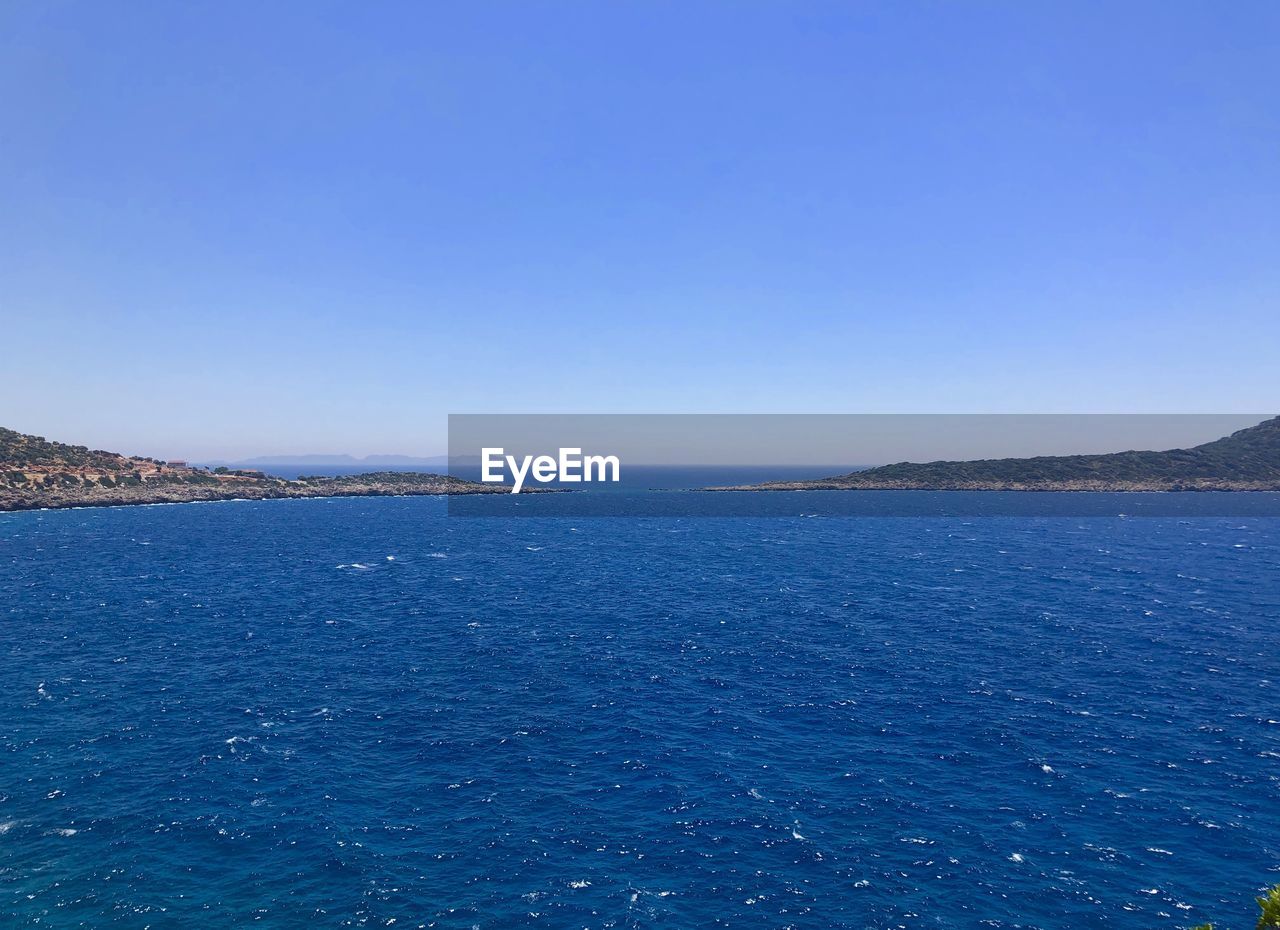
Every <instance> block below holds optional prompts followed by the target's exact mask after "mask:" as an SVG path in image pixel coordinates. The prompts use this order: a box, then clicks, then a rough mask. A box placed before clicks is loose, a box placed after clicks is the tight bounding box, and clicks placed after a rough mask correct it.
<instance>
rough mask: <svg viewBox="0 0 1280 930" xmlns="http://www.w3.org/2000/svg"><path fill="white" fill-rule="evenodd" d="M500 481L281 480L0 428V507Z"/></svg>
mask: <svg viewBox="0 0 1280 930" xmlns="http://www.w3.org/2000/svg"><path fill="white" fill-rule="evenodd" d="M509 491H510V488H507V487H504V486H503V485H500V484H481V483H479V482H475V481H464V480H462V479H461V478H453V477H450V476H448V475H435V474H424V473H415V472H389V471H384V472H373V473H370V474H364V475H348V476H342V477H337V478H322V477H315V478H298V479H296V480H288V479H285V478H276V477H273V476H271V475H265V474H263V473H261V472H258V471H252V470H248V469H238V470H233V469H228V468H217V469H206V468H197V467H192V466H189V465H187V464H185V463H178V462H164V461H160V460H157V459H153V458H145V457H140V456H126V455H120V454H118V453H115V452H104V451H102V450H97V449H89V448H87V447H85V446H73V445H67V444H65V443H61V442H50V441H49V440H47V439H44V438H43V437H41V436H30V435H27V434H24V433H19V432H15V431H14V430H11V429H4V428H0V511H7V510H37V509H41V508H55V507H105V506H116V505H122V504H163V503H186V502H191V501H220V500H239V499H249V500H267V499H271V498H283V497H377V496H392V495H404V494H413V495H424V494H506V493H509Z"/></svg>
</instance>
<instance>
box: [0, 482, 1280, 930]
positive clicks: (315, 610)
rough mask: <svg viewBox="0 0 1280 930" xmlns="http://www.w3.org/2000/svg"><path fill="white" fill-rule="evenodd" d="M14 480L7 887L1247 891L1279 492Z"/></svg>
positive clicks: (5, 646)
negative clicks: (552, 512)
mask: <svg viewBox="0 0 1280 930" xmlns="http://www.w3.org/2000/svg"><path fill="white" fill-rule="evenodd" d="M444 514H445V510H444V504H443V502H442V501H440V500H434V499H376V500H327V501H326V500H302V501H268V502H260V503H250V502H231V503H223V504H208V505H182V506H168V507H142V508H120V509H99V510H85V511H65V512H51V513H30V514H16V515H7V516H0V915H7V917H8V918H9V919H8V920H7V921H4V922H3V925H4V926H28V925H41V926H51V927H104V926H121V927H143V926H152V927H192V926H229V925H233V924H249V923H255V924H256V925H258V926H263V927H291V926H303V925H311V926H334V927H339V926H395V927H419V926H422V927H459V928H470V927H480V928H503V927H522V926H531V927H532V926H545V927H549V928H562V927H563V928H569V927H575V928H576V927H591V928H596V927H678V928H686V927H751V928H754V927H777V928H781V927H805V928H808V927H812V928H843V927H848V928H862V927H886V928H888V927H912V928H915V927H966V928H967V927H975V928H976V927H1045V928H1068V927H1069V928H1078V927H1114V928H1132V930H1140V928H1141V930H1145V928H1162V927H1168V928H1173V927H1181V926H1187V925H1190V924H1193V923H1196V922H1198V921H1201V920H1207V919H1210V918H1213V919H1215V920H1219V921H1222V922H1223V923H1224V924H1226V925H1229V926H1235V927H1246V926H1251V925H1252V911H1253V905H1252V902H1251V900H1250V898H1251V895H1252V893H1253V892H1254V891H1255V890H1256V889H1257V888H1258V887H1259V886H1261V885H1263V884H1270V883H1274V882H1276V881H1280V872H1277V868H1278V867H1280V687H1277V679H1280V650H1278V649H1277V646H1278V645H1280V534H1278V529H1280V521H1277V520H1275V519H1249V518H1239V517H1233V518H1229V519H1208V518H1206V519H1190V520H1176V519H1129V520H1125V519H1108V518H1048V519H1044V518H1037V519H1032V518H990V519H972V520H963V519H958V518H957V519H928V518H925V519H912V518H885V519H838V518H833V519H758V520H752V519H723V520H717V519H693V520H676V519H650V520H645V519H613V520H610V519H595V520H584V521H581V522H579V523H576V524H575V523H574V522H572V521H568V520H540V519H522V520H487V519H459V518H452V519H450V518H446V517H445V515H444Z"/></svg>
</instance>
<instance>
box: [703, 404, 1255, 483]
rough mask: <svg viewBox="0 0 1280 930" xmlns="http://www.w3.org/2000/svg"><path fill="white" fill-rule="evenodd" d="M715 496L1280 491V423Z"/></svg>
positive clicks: (881, 470)
mask: <svg viewBox="0 0 1280 930" xmlns="http://www.w3.org/2000/svg"><path fill="white" fill-rule="evenodd" d="M717 490H751V491H807V490H850V491H853V490H864V491H872V490H879V491H1276V490H1280V417H1274V418H1272V419H1269V420H1265V421H1263V422H1262V423H1259V424H1258V425H1257V426H1251V427H1249V428H1248V429H1242V430H1239V431H1238V432H1235V433H1232V434H1231V435H1230V436H1225V437H1223V438H1222V439H1215V440H1214V441H1213V442H1207V443H1204V444H1203V445H1199V446H1194V447H1192V448H1190V449H1170V450H1168V451H1165V452H1136V451H1135V452H1114V453H1108V454H1105V455H1042V456H1037V457H1035V458H1021V459H980V460H976V461H969V462H927V463H923V464H916V463H912V462H900V463H898V464H896V465H882V466H880V467H878V468H869V469H867V470H866V471H857V472H851V473H850V474H847V475H837V476H834V477H831V478H820V479H817V480H812V481H773V482H769V483H766V484H758V485H750V486H746V487H740V488H719V489H717Z"/></svg>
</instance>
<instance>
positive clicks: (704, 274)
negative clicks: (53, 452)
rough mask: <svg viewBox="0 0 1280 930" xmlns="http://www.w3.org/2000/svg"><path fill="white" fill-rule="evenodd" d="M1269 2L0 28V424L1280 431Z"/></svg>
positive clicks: (173, 448) (380, 441)
mask: <svg viewBox="0 0 1280 930" xmlns="http://www.w3.org/2000/svg"><path fill="white" fill-rule="evenodd" d="M1277 88H1280V4H1277V3H1275V2H1271V0H1266V2H1231V3H1219V2H1201V3H1186V2H1169V0H1160V2H1150V3H1139V2H1121V3H1116V2H1097V3H1082V2H1070V3H1068V2H1034V3H1026V2H1021V0H1017V2H1014V0H1010V2H1007V3H986V2H949V3H938V4H932V3H904V2H885V3H859V2H840V3H830V4H827V3H804V2H781V0H779V2H773V3H752V2H737V0H735V2H725V3H714V2H696V3H686V2H681V3H658V2H646V3H599V2H580V3H568V2H561V3H539V2H532V3H530V2H520V3H493V4H468V3H455V4H428V3H416V2H415V3H389V2H379V3H356V2H347V3H342V4H333V3H319V2H305V3H304V2H301V0H295V2H274V3H258V2H254V3H248V2H240V3H237V2H231V3H227V2H219V3H207V4H202V3H168V2H137V0H129V2H116V3H103V2H96V0H95V2H83V3H67V2H57V0H29V2H11V0H4V2H0V101H3V102H2V103H0V204H3V217H4V219H3V222H2V223H0V316H2V320H0V322H2V323H3V326H2V328H0V398H3V399H2V400H0V424H3V425H8V426H12V427H14V428H18V429H22V430H24V431H30V432H38V433H41V434H43V435H46V436H49V437H51V438H57V439H63V440H66V441H72V442H86V443H88V444H90V445H95V446H102V447H106V448H113V449H120V450H122V451H126V452H139V453H145V454H155V455H161V456H170V457H177V456H184V457H189V458H198V457H210V456H221V455H228V456H238V455H250V454H266V453H282V452H350V453H354V454H364V453H370V452H403V453H419V454H429V453H433V452H439V451H442V450H443V440H444V426H445V414H446V413H449V412H533V411H539V412H610V411H641V412H677V411H678V412H735V411H750V412H778V411H803V412H835V411H840V412H845V411H847V412H901V411H927V412H1004V411H1018V412H1037V411H1047V412H1056V411H1084V412H1092V411H1099V412H1111V411H1151V412H1159V411H1178V412H1202V411H1209V412H1226V411H1253V410H1263V411H1266V410H1280V365H1277V359H1278V358H1280V352H1278V351H1277V346H1280V299H1278V298H1280V95H1278V92H1277Z"/></svg>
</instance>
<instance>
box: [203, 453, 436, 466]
mask: <svg viewBox="0 0 1280 930" xmlns="http://www.w3.org/2000/svg"><path fill="white" fill-rule="evenodd" d="M201 464H205V465H226V466H227V467H228V468H259V469H260V468H262V467H263V466H264V465H288V466H293V467H297V466H304V467H305V466H307V465H327V466H337V467H343V468H363V467H365V466H369V467H374V466H382V467H386V466H393V467H395V468H409V467H413V466H427V465H430V466H433V467H436V468H440V467H443V466H445V465H448V464H449V457H448V456H447V455H430V456H426V457H425V458H422V457H415V456H412V455H366V456H364V457H357V456H354V455H324V454H307V455H258V456H254V457H253V458H249V459H240V460H239V461H235V462H230V461H226V460H222V459H216V460H211V461H208V462H203V463H201Z"/></svg>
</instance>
